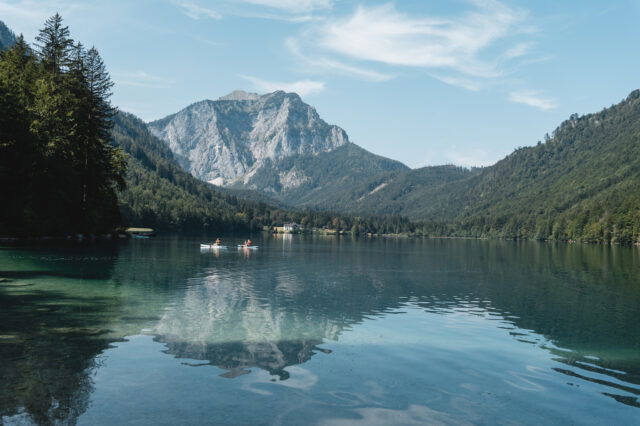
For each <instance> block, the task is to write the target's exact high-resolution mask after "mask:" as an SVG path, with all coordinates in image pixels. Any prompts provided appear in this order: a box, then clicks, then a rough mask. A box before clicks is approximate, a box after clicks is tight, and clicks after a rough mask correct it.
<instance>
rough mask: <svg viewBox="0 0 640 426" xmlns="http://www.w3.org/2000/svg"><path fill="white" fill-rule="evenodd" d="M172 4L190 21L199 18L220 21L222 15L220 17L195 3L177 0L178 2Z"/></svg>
mask: <svg viewBox="0 0 640 426" xmlns="http://www.w3.org/2000/svg"><path fill="white" fill-rule="evenodd" d="M174 4H175V5H176V6H178V8H179V9H180V11H181V12H182V13H183V14H185V15H186V16H188V17H189V18H191V19H200V18H208V19H221V18H222V15H220V14H219V13H218V12H216V11H215V10H213V9H209V8H207V7H203V6H200V5H198V4H196V3H191V2H188V1H183V0H178V1H175V2H174Z"/></svg>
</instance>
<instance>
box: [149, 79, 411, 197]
mask: <svg viewBox="0 0 640 426" xmlns="http://www.w3.org/2000/svg"><path fill="white" fill-rule="evenodd" d="M149 129H150V130H151V131H152V132H153V133H154V134H155V135H156V136H158V137H159V138H160V139H162V140H163V141H165V142H166V143H167V145H168V146H169V147H170V148H171V150H172V152H173V153H174V155H175V158H176V159H177V160H178V161H179V162H180V164H181V165H182V166H183V167H184V168H185V169H186V170H187V171H189V172H190V173H191V174H192V175H194V176H195V177H197V178H199V179H202V180H204V181H208V182H211V183H214V184H216V185H218V186H221V187H232V188H235V189H250V190H256V191H261V192H263V193H265V194H268V195H269V196H272V197H274V198H277V199H279V200H282V201H284V202H285V203H288V204H290V205H293V206H296V207H318V208H322V209H328V208H332V207H334V206H339V205H340V204H341V202H342V201H343V200H345V199H348V198H349V196H348V195H349V193H350V192H351V191H352V188H353V187H354V186H357V185H360V184H362V183H364V182H369V181H371V180H372V179H377V178H378V175H379V174H388V173H391V174H395V173H396V172H398V171H402V170H408V167H406V166H405V165H404V164H402V163H400V162H398V161H393V160H389V159H386V158H383V157H379V156H377V155H374V154H372V153H370V152H368V151H366V150H364V149H362V148H360V147H358V146H357V145H354V144H353V143H351V142H349V138H348V136H347V133H346V132H345V131H344V130H342V129H341V128H339V127H338V126H334V125H330V124H328V123H326V122H325V121H324V120H322V118H320V116H319V115H318V113H317V112H316V110H315V108H313V107H312V106H310V105H308V104H306V103H305V102H303V101H302V99H301V98H300V96H298V95H297V94H295V93H285V92H283V91H277V92H273V93H268V94H265V95H257V94H254V93H246V92H243V91H235V92H233V93H231V94H230V95H227V96H223V97H221V98H220V99H218V100H216V101H212V100H205V101H201V102H197V103H194V104H192V105H190V106H188V107H186V108H184V109H183V110H181V111H179V112H178V113H176V114H172V115H170V116H168V117H165V118H163V119H161V120H157V121H153V122H151V123H149Z"/></svg>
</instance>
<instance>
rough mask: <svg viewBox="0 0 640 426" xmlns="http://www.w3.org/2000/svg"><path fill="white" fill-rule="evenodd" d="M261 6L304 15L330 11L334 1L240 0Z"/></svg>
mask: <svg viewBox="0 0 640 426" xmlns="http://www.w3.org/2000/svg"><path fill="white" fill-rule="evenodd" d="M239 1H241V2H243V3H251V4H255V5H260V6H266V7H271V8H274V9H279V10H282V11H285V12H289V13H304V12H311V11H313V10H318V9H328V8H330V7H331V6H332V5H333V2H332V0H239Z"/></svg>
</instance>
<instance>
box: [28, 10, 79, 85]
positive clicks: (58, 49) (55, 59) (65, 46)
mask: <svg viewBox="0 0 640 426" xmlns="http://www.w3.org/2000/svg"><path fill="white" fill-rule="evenodd" d="M36 42H37V43H36V47H37V48H38V54H39V56H40V59H41V60H42V63H43V65H44V66H45V68H46V69H47V71H49V72H52V73H54V74H56V75H58V74H60V73H62V72H63V71H64V70H65V68H66V67H67V66H68V65H69V61H70V51H71V50H72V48H73V40H72V39H71V38H70V37H69V27H66V26H63V25H62V17H61V16H60V14H58V13H56V14H55V15H53V16H52V17H51V18H49V19H47V21H46V22H45V24H44V28H43V29H42V30H40V33H39V34H38V36H37V37H36Z"/></svg>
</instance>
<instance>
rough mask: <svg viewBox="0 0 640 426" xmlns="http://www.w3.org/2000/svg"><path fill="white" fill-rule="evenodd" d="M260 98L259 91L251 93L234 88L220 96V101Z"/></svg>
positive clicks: (254, 99)
mask: <svg viewBox="0 0 640 426" xmlns="http://www.w3.org/2000/svg"><path fill="white" fill-rule="evenodd" d="M258 99H260V95H258V94H257V93H249V92H245V91H244V90H234V91H233V92H231V93H229V94H228V95H225V96H220V97H219V98H218V100H219V101H256V100H258Z"/></svg>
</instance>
